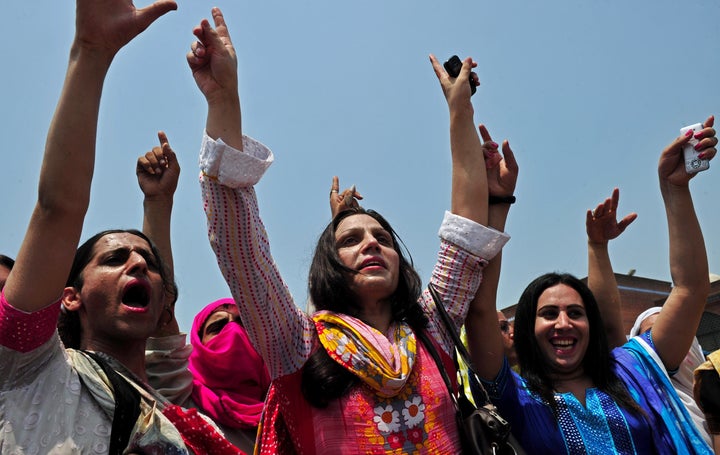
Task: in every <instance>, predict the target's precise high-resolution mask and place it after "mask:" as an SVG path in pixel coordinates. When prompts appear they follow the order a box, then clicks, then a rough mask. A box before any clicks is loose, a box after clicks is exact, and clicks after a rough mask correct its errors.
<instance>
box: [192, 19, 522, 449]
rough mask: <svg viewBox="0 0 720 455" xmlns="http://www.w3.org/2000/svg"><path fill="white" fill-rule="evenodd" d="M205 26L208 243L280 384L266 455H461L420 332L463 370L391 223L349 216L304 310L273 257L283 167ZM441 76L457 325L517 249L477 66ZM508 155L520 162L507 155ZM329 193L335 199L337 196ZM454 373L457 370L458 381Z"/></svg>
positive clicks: (321, 261)
mask: <svg viewBox="0 0 720 455" xmlns="http://www.w3.org/2000/svg"><path fill="white" fill-rule="evenodd" d="M213 17H214V20H215V29H213V28H211V27H210V26H209V24H208V23H205V22H203V23H202V24H201V26H200V27H198V28H197V29H196V33H195V34H196V36H197V38H198V41H196V42H195V43H193V45H192V47H191V52H190V53H189V54H188V62H189V64H190V67H191V69H192V71H193V75H194V76H195V79H196V82H197V84H198V87H199V88H200V90H201V91H202V92H203V94H204V95H205V97H206V99H207V101H208V121H207V124H206V135H205V137H204V139H203V146H202V150H201V158H200V163H201V170H202V176H201V186H202V191H203V198H204V206H205V210H206V214H207V216H208V229H209V237H210V241H211V244H212V247H213V250H214V251H215V254H216V256H217V259H218V263H219V265H220V268H221V270H222V273H223V275H224V276H225V279H226V281H227V282H228V284H229V286H230V289H231V291H232V294H233V297H234V299H235V301H236V302H237V303H238V306H239V308H240V316H241V318H242V322H243V325H244V326H245V328H246V329H247V332H248V335H249V336H250V339H251V340H252V341H253V344H254V345H255V346H256V347H257V349H258V351H259V352H260V354H261V355H262V357H263V358H264V360H265V362H266V364H267V366H268V369H269V371H270V375H271V377H272V379H273V383H272V386H271V389H270V392H269V396H268V400H267V405H266V409H265V412H264V417H263V421H262V422H261V430H260V433H259V436H258V442H257V444H258V446H257V450H259V452H260V453H331V454H336V453H378V452H380V453H387V452H394V453H400V452H406V453H416V452H426V453H457V452H458V451H459V450H460V441H459V437H458V429H457V424H456V421H455V411H454V407H453V404H452V402H451V401H450V397H449V394H448V392H447V389H446V388H445V386H444V384H443V382H442V379H441V377H440V375H439V371H438V368H437V366H436V365H435V363H434V362H433V360H432V357H430V355H429V354H428V351H427V349H426V348H425V346H423V345H422V343H420V341H419V340H418V338H417V337H416V334H417V333H418V332H420V331H426V332H427V333H428V334H429V335H430V337H429V338H431V339H432V340H433V341H432V342H433V343H434V344H436V345H437V347H436V348H437V350H438V351H440V352H441V353H442V355H443V356H444V359H445V361H446V363H447V364H448V368H449V369H450V370H453V369H454V367H452V362H451V361H450V357H449V354H450V353H451V350H452V347H453V344H452V341H451V339H450V338H449V336H448V334H447V333H446V332H445V331H444V329H443V328H442V327H441V325H439V324H438V322H437V321H436V318H435V311H436V310H435V308H434V305H433V304H432V301H431V299H430V298H429V296H427V295H422V294H421V281H420V278H419V277H418V275H417V273H416V272H415V270H414V269H413V267H412V263H411V262H410V260H409V259H408V258H407V257H406V256H405V255H404V254H403V251H402V249H401V247H400V245H401V242H400V240H399V239H398V237H397V235H396V234H395V232H394V230H393V229H392V227H391V226H390V224H389V223H388V222H387V221H386V220H385V218H384V217H382V216H380V215H379V214H377V213H375V212H373V211H370V210H364V209H360V208H355V209H352V210H346V211H342V212H341V213H339V214H338V215H337V216H336V217H335V218H334V219H333V221H332V222H331V223H330V224H329V225H328V227H327V228H326V229H325V230H324V232H323V233H322V234H321V236H320V239H319V241H318V245H317V247H316V251H315V255H314V258H313V261H312V265H311V270H310V279H309V292H310V296H311V300H312V304H313V306H314V307H315V308H316V309H317V310H318V311H317V312H316V313H314V314H313V315H312V317H310V316H308V315H306V314H305V313H304V312H302V311H301V310H300V309H299V308H298V307H297V306H296V305H295V303H294V302H293V299H292V297H291V296H290V293H289V292H288V289H287V287H286V286H285V283H284V282H283V281H282V278H281V277H280V275H279V273H278V271H277V268H276V266H275V263H274V262H273V259H272V256H271V254H270V249H269V245H268V239H267V235H266V233H265V229H264V227H263V225H262V222H261V220H260V216H259V211H258V207H257V199H256V197H255V191H254V189H253V185H254V184H255V183H256V182H257V181H258V180H259V178H260V176H261V175H262V173H263V172H264V170H265V169H266V168H267V166H269V164H270V162H271V161H272V154H271V152H270V151H269V150H268V149H267V148H265V147H264V146H263V145H262V144H260V143H258V142H256V141H254V140H252V139H250V138H248V137H245V136H243V135H242V129H241V122H240V104H239V101H238V99H239V97H238V93H237V69H236V57H235V51H234V49H233V47H232V44H231V41H230V38H229V35H228V32H227V27H226V24H225V21H224V19H223V17H222V15H221V13H220V11H219V10H217V9H216V10H214V12H213ZM431 61H432V64H433V68H434V70H435V73H436V75H437V77H438V79H439V81H440V84H441V86H442V88H443V92H444V93H445V96H446V98H447V102H448V107H449V110H450V136H451V149H452V160H453V182H452V184H453V191H452V201H451V213H450V212H449V213H447V215H446V218H445V221H444V223H443V225H442V227H441V229H440V237H441V239H442V240H441V247H440V254H439V259H438V262H437V264H436V266H435V269H434V271H433V275H432V278H431V282H432V283H433V284H435V286H436V287H437V288H438V290H439V291H440V293H441V294H442V297H443V300H444V302H445V305H446V306H447V308H448V311H449V313H450V314H451V315H452V317H453V318H454V321H455V324H456V325H457V327H459V326H460V325H461V324H462V323H463V320H464V317H465V312H466V309H467V305H468V304H469V302H470V300H471V299H472V298H473V296H474V295H475V292H476V289H477V286H478V285H479V281H480V274H481V270H482V267H483V266H484V264H485V263H486V261H487V260H488V259H489V258H491V257H492V256H494V255H495V254H496V253H497V251H499V250H500V248H501V247H502V245H503V244H504V243H505V241H506V239H507V238H506V236H504V235H503V234H501V233H499V232H497V231H494V230H491V229H488V228H486V227H484V225H486V224H487V206H488V182H487V175H486V166H485V158H484V154H485V153H487V154H488V155H493V159H497V155H499V154H498V153H497V147H498V146H497V144H494V143H492V141H490V140H486V144H485V146H484V147H483V144H481V141H480V138H479V137H478V134H477V132H476V130H475V126H474V124H473V107H472V104H471V102H470V95H471V90H470V84H468V79H469V78H470V77H473V81H475V84H477V82H476V80H475V79H474V78H475V77H476V76H475V75H471V68H472V67H473V66H475V64H474V62H472V60H471V59H469V58H468V59H466V60H465V61H464V62H463V68H462V71H461V72H460V75H459V76H458V78H457V79H455V78H451V77H449V76H448V75H447V73H446V72H445V71H444V70H443V68H442V65H440V64H439V63H438V62H437V61H436V59H435V58H434V57H431ZM505 154H506V156H508V155H511V152H510V151H509V148H508V147H506V148H505ZM334 190H336V188H335V187H333V190H331V196H332V195H333V191H334ZM451 376H452V375H451Z"/></svg>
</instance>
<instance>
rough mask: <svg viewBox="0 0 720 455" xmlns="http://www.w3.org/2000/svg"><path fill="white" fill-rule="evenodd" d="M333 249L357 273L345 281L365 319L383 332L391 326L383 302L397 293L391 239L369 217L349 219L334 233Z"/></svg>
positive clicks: (397, 262) (395, 259)
mask: <svg viewBox="0 0 720 455" xmlns="http://www.w3.org/2000/svg"><path fill="white" fill-rule="evenodd" d="M335 245H336V247H337V251H338V256H339V257H340V261H341V262H342V263H343V264H344V265H345V266H347V267H348V268H351V269H353V270H357V271H358V272H359V273H355V274H351V275H349V277H348V279H349V280H351V283H350V287H351V289H352V290H353V291H354V292H355V294H356V295H357V296H358V297H359V301H360V304H361V306H362V308H363V311H364V316H365V318H367V319H368V320H369V321H370V322H371V325H373V326H375V328H376V329H378V330H380V331H384V330H385V329H386V328H387V325H388V324H389V322H390V305H387V304H385V299H387V298H388V297H390V296H391V295H392V294H393V293H394V292H395V289H397V285H398V273H399V267H400V258H399V256H398V253H397V252H396V251H395V250H394V248H393V246H394V245H393V239H392V235H391V234H390V233H389V232H388V231H386V230H385V229H383V227H382V226H381V225H380V223H378V222H377V220H375V219H374V218H373V217H371V216H369V215H365V214H358V215H351V216H348V217H347V218H345V219H343V220H342V221H341V222H340V224H339V225H338V227H337V229H336V230H335ZM373 321H375V323H373ZM378 325H380V327H378Z"/></svg>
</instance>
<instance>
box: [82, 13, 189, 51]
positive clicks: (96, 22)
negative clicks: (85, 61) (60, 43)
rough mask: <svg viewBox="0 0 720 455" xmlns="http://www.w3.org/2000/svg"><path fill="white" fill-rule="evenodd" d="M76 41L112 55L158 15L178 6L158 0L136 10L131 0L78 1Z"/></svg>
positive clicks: (88, 47) (83, 45)
mask: <svg viewBox="0 0 720 455" xmlns="http://www.w3.org/2000/svg"><path fill="white" fill-rule="evenodd" d="M76 8H77V15H76V18H75V43H76V45H78V46H81V47H83V48H86V49H89V50H94V51H99V52H102V53H106V54H107V55H108V56H109V57H110V58H112V57H113V56H114V55H115V54H116V53H117V52H118V51H119V50H120V49H121V48H122V47H123V46H124V45H126V44H127V43H129V42H130V41H131V40H132V39H133V38H135V37H136V36H137V35H139V34H140V33H141V32H142V31H143V30H145V29H146V28H147V27H148V26H149V25H150V24H152V23H153V22H155V20H156V19H157V18H159V17H160V16H162V15H164V14H165V13H167V12H169V11H172V10H175V9H177V4H176V3H175V1H174V0H158V1H156V2H154V3H152V4H151V5H148V6H146V7H145V8H140V9H137V8H135V5H133V2H132V0H77V3H76Z"/></svg>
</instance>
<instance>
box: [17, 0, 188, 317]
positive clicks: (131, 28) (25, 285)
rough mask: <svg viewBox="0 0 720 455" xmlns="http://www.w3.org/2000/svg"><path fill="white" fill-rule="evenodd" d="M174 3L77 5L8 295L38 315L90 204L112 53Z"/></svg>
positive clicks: (68, 259) (59, 284) (115, 0)
mask: <svg viewBox="0 0 720 455" xmlns="http://www.w3.org/2000/svg"><path fill="white" fill-rule="evenodd" d="M176 7H177V5H176V4H175V2H174V1H172V0H159V1H157V2H155V3H153V4H151V5H150V6H147V7H145V8H142V9H136V8H135V7H134V6H133V4H132V2H131V1H128V0H77V4H76V12H77V16H76V21H75V38H74V40H73V43H72V47H71V50H70V59H69V63H68V69H67V73H66V76H65V83H64V85H63V89H62V92H61V94H60V100H59V101H58V105H57V108H56V110H55V114H54V116H53V120H52V123H51V124H50V129H49V132H48V136H47V142H46V146H45V154H44V157H43V163H42V169H41V171H40V183H39V185H38V200H37V203H36V205H35V209H34V211H33V213H32V216H31V218H30V223H29V225H28V229H27V233H26V235H25V239H24V240H23V243H22V245H21V247H20V251H19V253H18V256H17V262H16V264H15V267H14V268H13V271H12V272H11V274H10V276H9V277H8V281H7V284H6V287H5V296H6V298H7V300H8V301H9V302H11V303H12V304H13V305H15V306H16V307H17V308H18V309H20V310H23V311H27V312H32V311H37V310H39V309H41V308H43V307H45V306H47V305H49V304H50V303H52V302H53V301H55V300H57V299H58V297H59V296H60V294H61V292H62V289H63V288H64V287H65V280H66V279H67V276H68V273H69V270H70V265H71V263H72V260H73V257H74V255H75V249H76V248H77V245H78V242H79V240H80V234H81V232H82V226H83V220H84V218H85V213H86V211H87V208H88V204H89V199H90V182H91V180H92V174H93V168H94V160H95V137H96V129H97V120H98V110H99V106H100V96H101V93H102V88H103V82H104V80H105V75H106V74H107V71H108V68H109V67H110V63H111V62H112V60H113V58H114V56H115V54H116V53H117V52H118V51H119V50H120V49H121V48H122V47H123V46H124V45H125V44H127V43H128V42H129V41H130V40H132V39H133V38H134V37H135V36H136V35H138V34H139V33H140V32H142V31H143V30H144V29H145V28H147V27H148V26H149V25H150V24H151V23H152V22H153V21H155V20H156V19H157V18H158V17H160V16H162V15H163V14H165V13H167V12H168V11H170V10H173V9H176Z"/></svg>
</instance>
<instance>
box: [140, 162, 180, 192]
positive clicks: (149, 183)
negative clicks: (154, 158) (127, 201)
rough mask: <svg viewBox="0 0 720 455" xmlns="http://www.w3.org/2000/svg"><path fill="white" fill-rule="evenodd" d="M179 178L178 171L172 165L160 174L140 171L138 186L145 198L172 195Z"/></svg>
mask: <svg viewBox="0 0 720 455" xmlns="http://www.w3.org/2000/svg"><path fill="white" fill-rule="evenodd" d="M179 177H180V171H179V169H178V168H176V167H175V166H172V165H171V166H169V167H167V168H165V169H163V170H162V171H161V173H160V174H150V173H149V172H146V171H145V170H144V169H142V170H140V171H139V172H138V185H139V186H140V190H141V191H142V192H143V194H144V195H145V196H146V197H152V196H159V195H162V194H174V193H175V189H176V188H177V183H178V179H179Z"/></svg>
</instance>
